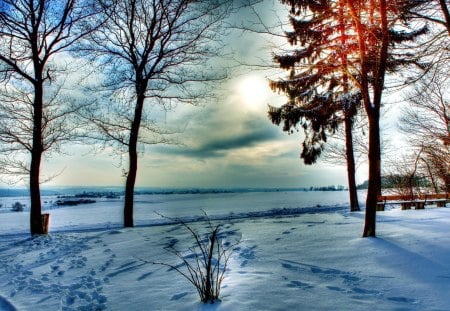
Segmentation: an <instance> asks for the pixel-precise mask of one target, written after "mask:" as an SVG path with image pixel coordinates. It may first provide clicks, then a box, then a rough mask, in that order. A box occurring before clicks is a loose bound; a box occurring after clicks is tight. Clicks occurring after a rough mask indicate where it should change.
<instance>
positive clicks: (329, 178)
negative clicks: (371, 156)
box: [42, 1, 366, 188]
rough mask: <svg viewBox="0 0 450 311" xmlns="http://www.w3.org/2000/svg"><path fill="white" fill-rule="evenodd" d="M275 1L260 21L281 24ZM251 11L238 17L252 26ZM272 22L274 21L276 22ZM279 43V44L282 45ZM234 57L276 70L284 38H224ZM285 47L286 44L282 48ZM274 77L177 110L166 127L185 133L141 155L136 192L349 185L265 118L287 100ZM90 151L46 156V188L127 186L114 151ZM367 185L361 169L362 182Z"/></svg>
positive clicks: (238, 79)
mask: <svg viewBox="0 0 450 311" xmlns="http://www.w3.org/2000/svg"><path fill="white" fill-rule="evenodd" d="M283 9H284V8H283V7H281V6H280V5H279V4H277V2H276V1H264V2H263V3H262V4H260V5H259V6H257V7H256V10H257V11H258V12H260V13H261V17H262V18H263V19H265V20H268V21H276V20H277V15H279V17H280V18H283V17H285V16H286V11H284V10H283ZM253 18H254V15H252V12H251V11H248V10H247V11H245V10H243V11H240V12H239V13H238V14H236V15H234V16H233V17H232V20H233V21H235V22H236V23H240V22H249V21H251V20H252V19H253ZM273 18H274V19H273ZM277 40H278V41H277ZM224 42H225V44H226V47H227V48H230V50H232V51H233V54H234V57H235V58H236V59H238V60H239V61H240V62H242V63H246V64H263V63H270V62H271V56H272V52H273V48H274V46H276V45H277V44H281V41H279V39H276V38H275V39H274V38H273V37H272V38H269V37H267V36H262V35H258V34H255V33H249V32H246V33H243V32H242V31H232V32H230V34H229V35H228V37H227V38H225V39H224ZM283 44H284V41H283ZM270 77H274V76H273V72H272V71H268V70H261V69H260V68H254V67H249V66H240V67H239V68H237V69H235V70H234V71H233V72H232V76H231V78H230V79H228V80H226V81H223V82H221V83H220V85H218V88H219V89H220V90H221V91H220V92H219V93H220V95H219V97H218V98H217V100H215V101H214V102H210V103H206V104H204V105H201V106H181V105H179V106H177V107H175V108H174V109H172V110H171V111H168V112H167V113H163V114H162V113H161V112H159V114H161V115H163V117H162V118H161V120H160V123H161V124H162V125H163V126H167V127H168V128H170V127H173V126H174V125H176V126H177V127H178V128H181V129H183V131H182V132H180V133H178V134H176V141H177V142H179V144H177V145H151V146H145V147H143V152H141V153H140V155H139V166H138V167H139V168H138V177H137V182H136V186H139V187H206V188H212V187H227V188H234V187H292V188H295V187H308V186H326V185H338V184H340V185H346V183H347V181H346V180H347V178H346V168H345V166H342V165H337V164H336V165H333V164H329V163H323V162H321V161H319V162H318V163H317V164H316V165H313V166H305V165H304V164H303V163H302V160H301V159H300V156H299V155H300V153H301V142H302V132H298V133H293V134H291V135H288V134H287V133H285V132H283V131H282V130H281V128H279V127H277V126H275V125H273V124H272V123H271V122H270V120H269V119H268V117H267V109H268V104H271V105H281V104H282V103H283V102H284V101H285V97H284V96H282V95H279V94H276V93H273V92H272V91H271V90H270V89H269V87H268V78H270ZM90 151H91V148H90V147H89V146H78V145H77V146H68V147H65V148H64V154H61V155H52V156H51V157H46V158H45V159H44V162H43V164H42V173H43V178H45V176H50V175H55V177H54V178H53V179H52V180H51V181H49V182H47V183H46V184H44V186H120V185H124V183H125V178H124V177H123V169H124V168H125V167H126V162H124V161H123V162H121V161H120V159H118V158H117V157H114V156H112V152H111V150H108V149H106V150H104V151H102V152H98V153H95V154H94V153H91V152H90ZM365 179H366V171H365V170H364V169H359V170H358V172H357V181H358V183H362V182H363V181H364V180H365Z"/></svg>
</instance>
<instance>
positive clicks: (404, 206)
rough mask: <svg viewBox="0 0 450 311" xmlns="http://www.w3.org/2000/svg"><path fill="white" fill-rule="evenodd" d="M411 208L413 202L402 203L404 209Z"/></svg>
mask: <svg viewBox="0 0 450 311" xmlns="http://www.w3.org/2000/svg"><path fill="white" fill-rule="evenodd" d="M407 209H411V203H409V202H408V203H402V211H404V210H407Z"/></svg>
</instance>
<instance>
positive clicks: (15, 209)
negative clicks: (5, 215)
mask: <svg viewBox="0 0 450 311" xmlns="http://www.w3.org/2000/svg"><path fill="white" fill-rule="evenodd" d="M24 207H25V205H24V204H21V203H20V202H16V203H14V204H13V205H12V206H11V210H12V211H13V212H23V208H24Z"/></svg>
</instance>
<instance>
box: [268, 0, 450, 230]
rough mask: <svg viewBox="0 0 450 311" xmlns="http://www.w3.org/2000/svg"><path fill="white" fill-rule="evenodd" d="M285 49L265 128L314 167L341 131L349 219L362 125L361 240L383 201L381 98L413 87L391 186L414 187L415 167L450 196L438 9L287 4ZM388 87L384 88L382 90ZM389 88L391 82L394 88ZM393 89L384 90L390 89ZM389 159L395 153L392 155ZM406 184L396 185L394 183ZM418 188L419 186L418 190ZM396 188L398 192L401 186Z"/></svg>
mask: <svg viewBox="0 0 450 311" xmlns="http://www.w3.org/2000/svg"><path fill="white" fill-rule="evenodd" d="M281 3H283V4H285V5H287V6H288V7H290V11H289V24H290V28H291V30H289V31H285V37H286V39H287V41H288V43H289V45H290V46H291V48H290V49H286V50H282V51H280V52H279V53H276V54H275V55H274V61H275V63H277V64H278V66H279V67H280V68H281V69H283V70H285V71H287V72H288V75H287V76H282V77H281V78H280V79H278V80H272V81H271V82H270V86H271V88H272V89H273V90H274V91H278V92H280V93H283V94H285V95H286V96H287V102H286V103H285V104H284V105H282V106H281V107H274V106H270V107H269V111H268V114H269V119H270V120H271V121H272V122H273V123H274V124H276V125H280V124H282V125H283V130H284V131H286V132H289V133H292V132H293V131H294V130H298V129H299V128H301V129H303V131H304V134H305V136H304V140H303V143H302V153H301V158H302V159H303V160H304V162H305V164H313V163H315V162H316V161H317V160H318V158H319V157H320V156H321V154H322V152H323V151H324V149H325V145H326V143H327V141H328V140H329V138H330V137H332V136H333V135H334V134H335V133H336V132H337V131H338V129H339V127H340V126H341V125H342V124H343V126H344V134H343V135H344V138H343V140H344V143H345V155H344V158H345V160H346V164H347V175H348V188H349V193H350V204H351V211H358V210H359V205H358V198H357V192H356V189H357V187H356V182H355V171H356V170H355V157H354V149H355V147H354V140H355V139H354V137H353V134H354V131H355V126H354V123H355V121H356V116H358V115H360V116H362V119H363V121H364V125H363V126H362V129H363V130H364V131H367V132H368V133H367V140H368V141H367V144H366V145H365V150H366V155H367V163H368V167H369V174H368V176H369V180H368V190H367V197H366V210H365V225H364V231H363V236H364V237H367V236H375V235H376V205H377V201H378V200H377V197H378V196H379V195H380V194H381V191H382V178H381V176H382V166H381V156H382V149H381V147H382V146H381V136H380V133H381V128H380V120H381V119H382V115H381V112H382V108H383V106H384V104H383V101H382V97H383V94H385V93H386V92H389V91H390V90H392V89H394V88H401V87H403V88H405V87H406V86H412V85H414V86H415V90H414V91H413V92H412V96H410V97H409V98H408V101H410V102H412V106H411V108H410V109H409V110H407V111H406V112H404V113H403V118H402V120H401V121H402V130H403V132H404V133H406V134H407V135H408V136H409V139H410V143H411V145H412V147H413V149H414V150H413V152H412V153H411V154H410V155H409V158H412V163H411V160H409V159H407V158H406V157H404V158H400V159H397V161H395V162H393V163H392V164H391V166H392V168H391V172H392V173H391V175H390V176H391V178H390V180H391V181H394V180H396V179H395V178H394V177H395V176H406V177H407V178H406V182H407V181H409V182H410V185H409V188H411V187H412V185H413V181H414V182H415V181H417V179H418V178H417V177H418V173H419V163H420V164H422V167H423V168H424V170H422V171H424V172H423V174H425V175H426V176H427V177H428V178H429V180H430V183H431V184H432V186H433V188H432V189H433V191H435V192H440V191H443V192H447V193H448V192H449V190H450V167H449V165H450V164H449V163H450V161H449V158H450V151H449V146H450V127H449V119H450V108H449V105H450V104H449V102H448V100H449V99H448V93H447V92H448V91H447V90H448V89H446V86H447V87H448V85H449V76H448V69H449V67H448V61H449V56H450V54H449V47H450V46H449V36H450V14H449V8H448V4H447V2H446V1H443V0H439V1H431V0H428V1H427V0H395V1H386V0H368V1H364V0H360V1H350V0H335V1H320V0H319V1H295V0H292V1H289V0H281ZM389 79H390V85H388V83H386V81H388V80H389ZM393 80H394V81H393ZM392 84H393V85H392ZM394 152H395V153H396V154H397V155H398V154H401V151H400V150H395V151H394ZM399 180H403V183H404V182H405V181H404V180H405V178H403V179H397V185H400V186H402V185H401V184H399ZM417 185H419V184H417ZM402 187H404V185H403V186H402Z"/></svg>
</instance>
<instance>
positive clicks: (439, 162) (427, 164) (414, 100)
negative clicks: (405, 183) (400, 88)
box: [400, 63, 450, 192]
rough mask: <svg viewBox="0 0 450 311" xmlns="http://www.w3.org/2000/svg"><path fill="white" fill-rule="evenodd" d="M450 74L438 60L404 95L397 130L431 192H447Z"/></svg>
mask: <svg viewBox="0 0 450 311" xmlns="http://www.w3.org/2000/svg"><path fill="white" fill-rule="evenodd" d="M449 87H450V77H449V75H448V65H447V66H446V65H445V64H442V63H440V64H439V65H438V66H436V67H435V68H434V70H432V71H430V72H429V74H428V75H427V76H425V77H424V78H423V79H422V80H420V81H419V82H418V84H417V85H416V86H415V88H414V90H413V91H412V93H411V94H410V95H409V96H408V98H407V101H408V102H409V106H407V107H406V108H405V109H404V113H403V115H402V117H401V120H400V122H401V130H402V131H403V133H404V134H405V135H407V139H408V142H409V144H410V145H411V146H412V147H413V148H414V153H415V154H417V155H418V158H419V159H420V162H419V164H420V165H421V166H422V170H423V171H424V172H426V175H427V176H428V178H429V181H430V183H431V185H432V186H433V189H434V191H435V192H439V191H446V192H450V162H449V159H450V98H449V94H448V89H449Z"/></svg>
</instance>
